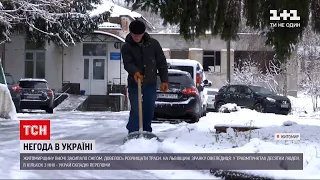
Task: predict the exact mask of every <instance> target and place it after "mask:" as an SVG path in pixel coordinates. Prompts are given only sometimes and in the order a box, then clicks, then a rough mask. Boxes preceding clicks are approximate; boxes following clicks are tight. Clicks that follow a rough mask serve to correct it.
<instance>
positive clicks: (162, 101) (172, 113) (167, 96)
mask: <svg viewBox="0 0 320 180" xmlns="http://www.w3.org/2000/svg"><path fill="white" fill-rule="evenodd" d="M168 78H169V88H168V91H167V92H161V91H160V90H159V87H160V83H161V81H160V78H159V76H158V90H157V100H156V105H155V113H154V119H155V120H158V119H159V118H161V119H167V120H170V119H179V120H181V119H182V120H184V121H186V122H189V123H195V122H198V121H199V118H200V117H201V113H202V112H201V106H202V102H201V98H200V95H199V92H198V90H197V88H196V85H195V84H194V81H193V80H192V78H191V75H190V74H189V73H188V72H185V71H180V70H173V69H169V70H168Z"/></svg>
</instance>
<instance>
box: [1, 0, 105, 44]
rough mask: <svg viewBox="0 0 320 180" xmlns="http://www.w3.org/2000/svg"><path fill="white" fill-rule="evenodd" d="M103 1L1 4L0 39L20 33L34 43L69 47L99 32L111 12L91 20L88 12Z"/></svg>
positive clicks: (10, 1)
mask: <svg viewBox="0 0 320 180" xmlns="http://www.w3.org/2000/svg"><path fill="white" fill-rule="evenodd" d="M97 3H100V0H30V1H25V0H5V1H3V2H2V3H1V4H0V30H1V33H0V40H1V42H6V41H10V36H11V34H12V33H13V32H15V31H17V32H20V33H25V34H26V36H27V39H29V40H30V41H36V42H37V41H38V42H40V41H45V40H48V41H49V42H50V41H54V42H56V43H58V44H60V45H64V46H68V45H70V44H75V42H76V41H81V40H82V37H83V36H84V35H86V34H88V33H90V32H92V31H94V30H96V29H98V25H99V24H100V23H103V22H104V21H105V20H106V19H107V18H108V17H109V16H110V12H105V13H103V14H101V15H98V16H95V17H90V16H89V14H88V13H87V11H90V10H92V9H93V4H97Z"/></svg>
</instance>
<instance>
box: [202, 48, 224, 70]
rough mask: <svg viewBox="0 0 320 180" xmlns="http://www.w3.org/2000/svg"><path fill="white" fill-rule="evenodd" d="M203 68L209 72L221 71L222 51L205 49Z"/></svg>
mask: <svg viewBox="0 0 320 180" xmlns="http://www.w3.org/2000/svg"><path fill="white" fill-rule="evenodd" d="M203 69H204V71H208V72H221V54H220V51H203Z"/></svg>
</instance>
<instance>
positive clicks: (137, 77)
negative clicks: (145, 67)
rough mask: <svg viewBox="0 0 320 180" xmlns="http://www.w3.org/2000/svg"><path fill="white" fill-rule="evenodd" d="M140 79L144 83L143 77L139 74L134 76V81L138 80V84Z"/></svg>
mask: <svg viewBox="0 0 320 180" xmlns="http://www.w3.org/2000/svg"><path fill="white" fill-rule="evenodd" d="M138 79H140V80H141V82H142V81H143V76H142V75H141V74H140V73H139V72H136V73H135V74H134V80H136V82H137V83H138Z"/></svg>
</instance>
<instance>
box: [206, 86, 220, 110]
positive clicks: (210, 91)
mask: <svg viewBox="0 0 320 180" xmlns="http://www.w3.org/2000/svg"><path fill="white" fill-rule="evenodd" d="M218 91H219V89H213V88H207V94H208V101H207V102H208V107H207V110H208V111H214V101H215V95H216V94H217V93H218Z"/></svg>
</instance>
